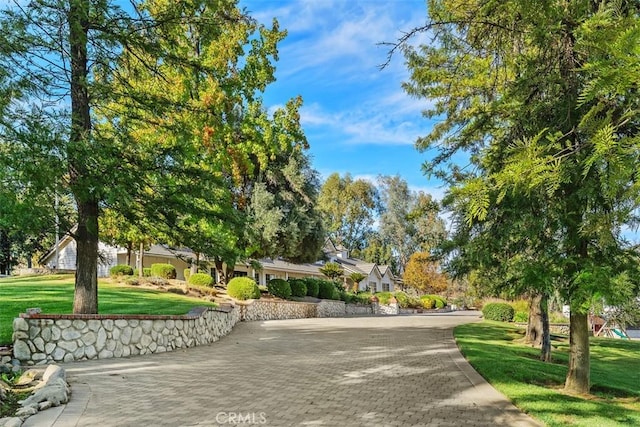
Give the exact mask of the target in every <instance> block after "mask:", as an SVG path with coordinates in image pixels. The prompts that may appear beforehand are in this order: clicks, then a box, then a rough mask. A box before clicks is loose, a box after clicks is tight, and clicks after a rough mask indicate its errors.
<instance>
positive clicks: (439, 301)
mask: <svg viewBox="0 0 640 427" xmlns="http://www.w3.org/2000/svg"><path fill="white" fill-rule="evenodd" d="M423 298H425V299H426V298H429V299H431V300H433V307H431V308H445V307H446V306H447V300H445V299H444V298H442V297H441V296H440V295H423V296H422V297H421V298H420V299H421V300H422V299H423ZM423 307H424V303H423ZM425 308H426V307H425Z"/></svg>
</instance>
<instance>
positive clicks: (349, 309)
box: [345, 304, 374, 316]
mask: <svg viewBox="0 0 640 427" xmlns="http://www.w3.org/2000/svg"><path fill="white" fill-rule="evenodd" d="M345 314H346V315H348V316H366V315H372V314H374V306H373V305H358V304H347V305H346V307H345Z"/></svg>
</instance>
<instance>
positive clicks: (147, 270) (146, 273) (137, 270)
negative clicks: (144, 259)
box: [133, 267, 151, 277]
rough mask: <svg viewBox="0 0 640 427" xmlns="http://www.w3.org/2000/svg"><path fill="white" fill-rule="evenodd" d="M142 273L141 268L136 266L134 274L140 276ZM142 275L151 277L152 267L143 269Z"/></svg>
mask: <svg viewBox="0 0 640 427" xmlns="http://www.w3.org/2000/svg"><path fill="white" fill-rule="evenodd" d="M138 273H140V269H138V268H136V269H135V270H133V275H134V276H136V277H138V276H139V274H138ZM142 277H151V269H150V268H146V267H145V268H143V269H142Z"/></svg>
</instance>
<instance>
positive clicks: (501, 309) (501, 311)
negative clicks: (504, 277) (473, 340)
mask: <svg viewBox="0 0 640 427" xmlns="http://www.w3.org/2000/svg"><path fill="white" fill-rule="evenodd" d="M514 314H515V310H514V309H513V307H511V306H510V305H509V304H507V303H504V302H491V303H489V304H486V305H485V306H484V307H482V315H483V316H484V318H485V319H487V320H497V321H499V322H511V321H512V320H513V316H514Z"/></svg>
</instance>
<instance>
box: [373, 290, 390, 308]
mask: <svg viewBox="0 0 640 427" xmlns="http://www.w3.org/2000/svg"><path fill="white" fill-rule="evenodd" d="M375 295H376V297H377V298H378V302H379V303H380V304H382V305H388V304H389V300H390V299H391V297H392V296H393V294H392V293H391V292H378V293H377V294H375Z"/></svg>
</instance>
